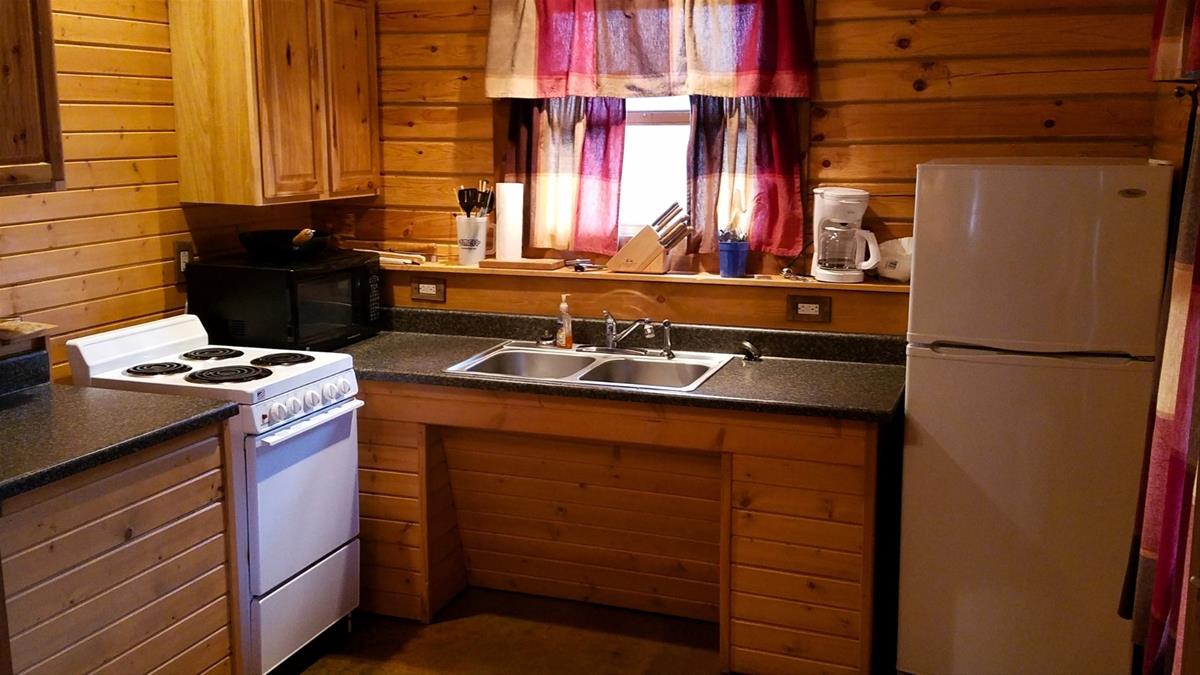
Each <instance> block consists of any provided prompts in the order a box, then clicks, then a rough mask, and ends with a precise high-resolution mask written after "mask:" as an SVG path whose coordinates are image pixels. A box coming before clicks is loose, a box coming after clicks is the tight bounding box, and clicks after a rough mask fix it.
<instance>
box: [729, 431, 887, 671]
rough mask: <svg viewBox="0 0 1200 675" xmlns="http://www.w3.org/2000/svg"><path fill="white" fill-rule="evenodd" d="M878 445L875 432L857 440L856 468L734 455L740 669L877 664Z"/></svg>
mask: <svg viewBox="0 0 1200 675" xmlns="http://www.w3.org/2000/svg"><path fill="white" fill-rule="evenodd" d="M807 440H809V439H807V438H803V439H802V441H807ZM874 446H875V442H874V439H873V436H872V435H871V434H868V435H867V436H866V438H860V439H859V447H860V449H862V450H863V451H864V457H863V459H864V461H863V462H861V463H860V464H856V465H848V464H841V463H830V462H829V460H828V458H826V459H822V458H821V457H819V456H813V455H811V454H810V455H809V456H808V457H803V456H802V458H799V459H790V458H786V457H783V456H780V455H779V454H778V453H777V452H773V451H772V452H770V453H760V451H757V450H754V449H747V451H746V452H744V453H742V454H735V455H734V456H733V458H732V461H731V472H730V473H731V476H730V478H731V480H732V483H731V487H730V498H729V501H730V508H731V514H730V525H729V534H730V554H729V561H730V564H731V566H732V569H731V574H730V582H729V594H730V595H729V600H730V609H729V627H728V631H727V636H728V637H727V639H728V644H727V648H728V650H729V651H728V653H729V657H730V660H731V664H732V665H733V667H734V668H735V669H739V670H744V671H746V672H754V673H758V672H765V673H769V672H797V673H801V672H865V671H866V670H867V669H868V668H869V666H870V660H871V644H870V639H871V635H870V628H871V622H872V615H871V610H872V606H873V602H872V590H871V589H872V587H873V578H872V574H873V569H874V560H873V540H874V536H875V535H874V514H873V513H872V511H871V508H872V505H873V504H874V491H875V482H874V466H875V452H876V450H875V447H874ZM763 454H769V455H770V456H763ZM739 664H740V665H739Z"/></svg>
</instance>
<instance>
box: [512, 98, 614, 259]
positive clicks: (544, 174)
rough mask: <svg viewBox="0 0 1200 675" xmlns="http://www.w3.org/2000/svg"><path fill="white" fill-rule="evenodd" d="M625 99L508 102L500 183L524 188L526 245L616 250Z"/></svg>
mask: <svg viewBox="0 0 1200 675" xmlns="http://www.w3.org/2000/svg"><path fill="white" fill-rule="evenodd" d="M624 153H625V101H624V100H623V99H615V98H582V97H578V96H571V97H566V98H552V99H544V100H516V101H513V107H512V117H511V118H510V124H509V137H508V154H507V156H506V158H505V174H506V176H505V180H514V181H517V182H522V183H525V185H526V186H527V187H526V190H525V199H526V213H528V214H529V230H528V231H529V245H530V246H533V247H535V248H551V249H560V250H574V251H588V252H592V253H602V254H607V255H612V254H613V253H616V252H617V215H618V206H619V204H620V195H621V164H622V160H623V159H624Z"/></svg>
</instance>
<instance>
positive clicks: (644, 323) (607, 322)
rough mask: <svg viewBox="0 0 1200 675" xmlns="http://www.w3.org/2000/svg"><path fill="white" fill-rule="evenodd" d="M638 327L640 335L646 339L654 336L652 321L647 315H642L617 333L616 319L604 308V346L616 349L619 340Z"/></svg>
mask: <svg viewBox="0 0 1200 675" xmlns="http://www.w3.org/2000/svg"><path fill="white" fill-rule="evenodd" d="M638 328H641V329H642V335H644V336H645V337H646V339H647V340H649V339H650V338H652V337H654V322H653V321H651V320H650V319H649V318H648V317H643V318H641V319H638V320H636V321H634V322H633V323H631V324H629V327H628V328H626V329H625V330H623V331H621V332H620V333H619V334H618V333H617V320H616V319H614V318H613V315H612V314H609V313H608V310H607V309H606V310H604V348H605V349H616V348H617V345H619V344H621V340H624V339H625V338H627V337H629V336H630V334H632V333H633V331H635V330H637V329H638Z"/></svg>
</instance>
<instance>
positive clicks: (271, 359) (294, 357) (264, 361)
mask: <svg viewBox="0 0 1200 675" xmlns="http://www.w3.org/2000/svg"><path fill="white" fill-rule="evenodd" d="M310 361H316V359H315V358H313V357H312V356H310V355H309V354H299V353H296V352H279V353H278V354H267V355H266V356H260V357H258V358H257V359H254V360H253V361H251V362H250V363H251V364H252V365H255V366H294V365H296V364H297V363H308V362H310Z"/></svg>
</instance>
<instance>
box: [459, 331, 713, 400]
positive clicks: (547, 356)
mask: <svg viewBox="0 0 1200 675" xmlns="http://www.w3.org/2000/svg"><path fill="white" fill-rule="evenodd" d="M675 355H676V358H675V359H667V358H665V357H661V356H641V355H637V356H631V355H627V354H608V353H603V352H595V353H593V352H589V353H587V354H581V353H579V352H568V351H561V350H556V349H553V348H548V347H539V346H537V345H536V344H534V343H532V342H517V341H511V342H506V343H504V344H502V345H500V346H498V347H493V348H492V349H489V350H487V351H485V352H482V353H480V354H476V355H475V356H472V357H471V358H469V359H467V360H466V361H463V362H462V363H457V364H455V365H453V366H450V367H449V368H447V369H446V372H448V373H461V374H464V375H477V376H480V377H496V378H506V379H519V380H541V381H543V382H568V383H571V384H585V385H594V386H603V387H623V388H626V389H659V390H663V389H665V390H670V391H692V390H694V389H696V388H697V387H699V386H700V385H701V384H703V383H704V381H705V380H707V379H708V378H709V377H712V375H713V374H714V373H716V372H717V371H718V370H720V369H721V367H722V366H724V365H725V364H726V363H728V362H729V360H730V359H731V358H733V357H732V356H730V355H728V354H706V353H702V352H675Z"/></svg>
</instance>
